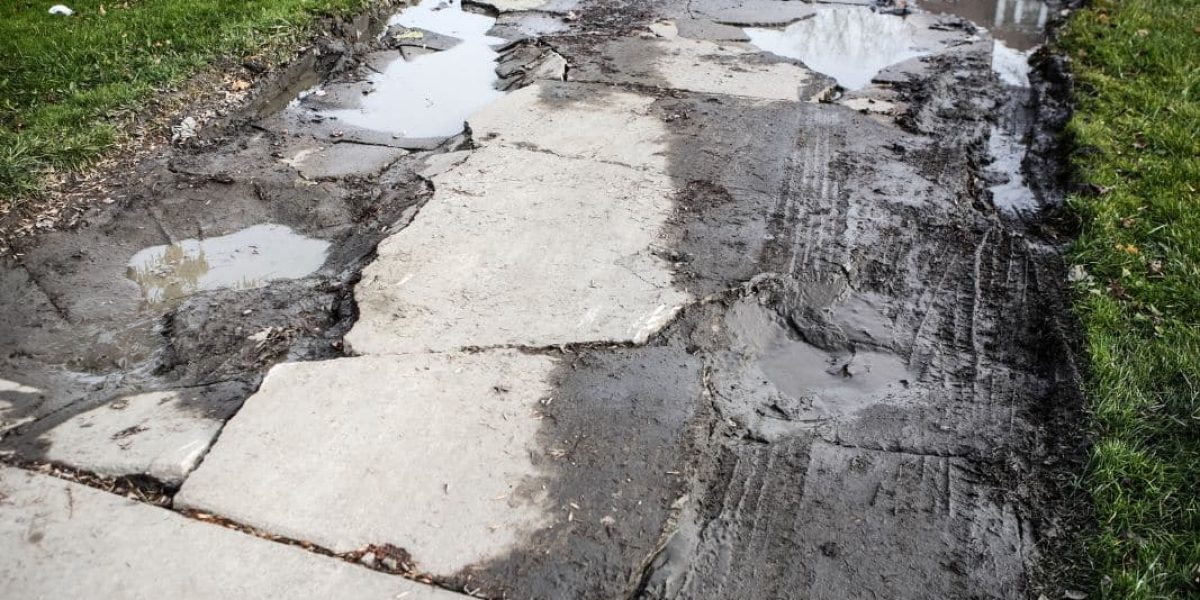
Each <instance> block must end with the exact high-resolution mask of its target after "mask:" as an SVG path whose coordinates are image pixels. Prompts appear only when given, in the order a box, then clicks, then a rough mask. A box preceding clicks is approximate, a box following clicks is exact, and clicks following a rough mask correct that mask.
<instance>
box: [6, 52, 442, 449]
mask: <svg viewBox="0 0 1200 600" xmlns="http://www.w3.org/2000/svg"><path fill="white" fill-rule="evenodd" d="M323 43H325V44H326V45H325V48H324V50H325V52H324V58H322V59H321V60H313V59H312V58H311V55H307V56H306V57H302V58H301V59H300V60H299V61H298V62H299V63H300V64H299V66H297V67H296V69H299V70H300V74H299V75H297V74H296V73H295V72H292V71H291V70H285V71H284V73H285V75H286V76H288V77H292V76H294V77H295V78H296V80H297V81H300V82H302V83H303V84H307V83H308V82H309V81H311V80H313V79H316V80H320V79H322V78H323V77H324V75H322V74H321V73H322V72H323V70H324V69H330V70H332V71H334V72H335V75H334V76H335V77H336V76H338V75H337V74H336V73H347V72H355V71H357V69H358V67H357V66H356V65H357V63H356V62H355V59H354V56H355V55H354V54H353V52H352V48H354V47H356V46H352V45H350V44H348V43H347V41H346V40H344V39H338V38H334V39H330V40H325V41H324V42H323ZM358 46H361V44H358ZM331 57H341V60H337V59H334V58H331ZM338 65H340V66H338ZM267 87H269V88H272V89H271V90H268V92H275V90H276V89H277V90H279V91H278V92H276V93H275V94H274V96H272V94H270V93H267V94H266V95H265V96H262V97H260V99H259V101H258V102H255V103H252V104H251V105H249V106H248V107H247V108H246V109H245V113H244V114H243V116H242V120H241V121H240V122H239V121H237V120H236V119H234V121H233V123H232V124H231V125H229V126H227V127H224V128H217V127H214V128H212V129H211V134H210V135H208V136H203V137H201V138H200V139H198V140H195V141H194V142H193V143H191V144H188V145H183V146H179V147H177V148H174V149H172V150H170V151H169V152H167V153H165V154H163V155H161V156H159V157H155V158H152V159H150V160H148V161H146V162H145V163H143V164H141V165H140V166H139V167H138V169H137V172H136V173H134V174H131V175H130V176H129V178H128V179H127V180H126V181H125V182H124V184H123V185H122V186H121V187H120V188H119V189H118V190H116V191H115V193H114V194H113V196H112V198H113V201H112V202H111V203H109V204H107V205H102V206H101V207H100V208H97V209H93V210H92V211H91V212H90V213H89V214H87V215H86V219H85V220H84V221H83V222H82V223H81V225H80V226H79V227H78V228H77V229H75V230H73V231H61V232H53V233H49V234H46V235H43V236H40V237H38V238H33V239H28V240H23V241H22V242H21V244H20V245H18V246H16V247H15V248H14V250H15V256H14V257H10V258H7V259H5V262H4V264H3V268H2V269H0V279H2V280H3V283H4V285H3V286H2V288H0V304H2V305H3V306H4V310H3V311H2V312H3V315H4V316H3V317H0V348H3V350H4V352H3V355H2V356H0V378H3V379H4V380H5V382H6V384H5V386H4V390H3V391H0V394H3V396H2V397H0V400H2V401H3V402H2V403H0V424H2V429H0V431H3V441H2V442H0V443H2V444H3V446H4V447H5V450H6V451H7V452H16V453H17V455H18V456H20V457H21V458H22V459H24V460H37V459H39V458H40V457H41V455H42V453H43V452H44V451H45V449H46V442H45V440H44V439H42V438H41V437H40V436H41V435H42V434H43V433H45V432H46V431H48V430H50V429H52V428H53V427H54V426H56V425H58V424H61V423H62V422H64V421H66V420H68V419H70V418H71V417H73V416H75V415H77V414H80V413H82V412H84V411H87V410H90V409H92V408H94V407H96V406H101V405H105V404H110V403H113V402H119V401H120V399H121V398H123V397H127V396H130V395H133V394H140V393H145V392H152V391H161V390H175V391H180V392H181V393H182V395H183V401H182V402H181V403H180V405H181V406H183V407H185V409H186V410H188V411H191V412H194V413H195V414H196V415H198V416H202V417H205V418H210V419H214V420H216V421H218V422H220V421H223V420H224V419H226V418H228V417H229V416H231V415H232V414H233V413H234V412H236V409H237V407H238V406H240V403H241V401H242V400H244V399H245V398H246V397H247V396H248V395H249V394H250V393H252V392H253V391H254V390H255V389H256V388H257V386H258V383H259V381H260V380H261V377H262V374H263V373H265V371H266V369H267V368H268V367H269V366H270V365H272V364H274V363H276V362H279V361H282V360H314V359H321V358H329V357H334V356H339V355H341V354H342V350H341V335H342V334H343V333H344V332H345V331H346V330H347V329H348V328H349V326H350V325H351V324H352V323H353V320H354V318H355V316H356V314H357V313H356V309H355V307H354V305H353V300H352V297H351V290H352V284H353V282H354V281H355V280H356V278H357V276H358V275H357V274H358V272H359V270H360V269H361V267H362V266H363V265H364V264H366V262H368V261H369V260H370V258H371V257H372V256H373V252H374V247H375V245H376V244H377V243H378V242H379V241H380V240H381V239H383V238H384V237H386V236H387V235H388V234H389V233H390V232H392V231H393V228H394V227H402V226H403V224H404V223H405V222H406V221H407V220H408V219H411V217H412V215H413V214H415V211H416V210H418V209H419V207H420V204H421V203H422V202H423V201H424V200H425V199H426V198H427V197H428V195H429V193H430V191H431V190H430V187H429V184H428V182H427V181H425V180H424V179H423V178H422V177H420V176H419V175H418V174H417V171H418V170H420V169H423V168H424V167H425V165H424V160H425V157H426V156H427V155H429V154H431V152H409V151H406V150H402V149H393V148H377V147H372V146H365V145H361V144H351V143H340V142H339V140H335V139H330V138H327V137H318V136H316V135H313V134H310V133H300V132H289V131H271V130H269V129H267V128H265V127H263V126H262V125H261V123H262V120H260V119H259V115H260V114H262V113H270V111H271V109H272V107H275V109H276V110H280V109H282V108H283V107H284V106H285V105H286V102H285V101H280V100H276V99H275V97H279V98H283V99H285V100H286V99H287V98H288V97H294V95H295V94H296V93H297V92H296V89H295V88H296V86H295V85H287V84H286V83H277V84H276V85H275V86H267ZM266 118H267V119H269V118H270V116H267V117H266ZM460 143H461V140H460V139H458V138H453V137H451V138H449V139H448V140H446V141H444V142H442V143H441V145H440V146H439V147H438V148H437V150H435V151H434V152H440V151H443V150H445V149H453V148H455V147H457V144H460Z"/></svg>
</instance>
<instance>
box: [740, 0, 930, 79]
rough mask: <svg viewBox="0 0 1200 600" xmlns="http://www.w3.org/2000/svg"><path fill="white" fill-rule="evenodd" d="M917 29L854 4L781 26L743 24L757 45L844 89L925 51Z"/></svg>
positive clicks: (893, 17)
mask: <svg viewBox="0 0 1200 600" xmlns="http://www.w3.org/2000/svg"><path fill="white" fill-rule="evenodd" d="M917 33H918V30H917V28H916V27H915V26H914V25H912V24H911V23H909V22H908V21H906V20H904V19H901V18H899V17H896V16H893V15H884V14H876V13H874V12H872V11H871V10H870V9H866V8H857V7H856V8H837V9H830V10H823V11H820V12H818V13H817V14H816V15H814V16H813V17H812V18H810V19H805V20H803V21H799V22H797V23H793V24H792V25H789V26H788V27H787V28H785V29H783V30H778V29H757V28H748V29H746V35H748V36H750V42H751V43H752V44H754V45H755V46H757V47H758V48H760V49H762V50H765V51H767V52H770V53H772V54H777V55H779V56H785V57H788V58H794V59H797V60H799V61H801V62H803V63H804V64H805V65H807V66H808V67H809V68H810V69H813V70H815V71H818V72H821V73H824V74H826V75H829V76H830V77H833V78H834V79H836V80H837V82H838V84H840V85H841V86H842V87H844V88H846V89H848V90H857V89H859V88H862V87H864V86H866V85H867V84H868V83H870V82H871V78H872V77H874V76H875V74H876V73H878V72H879V71H880V70H882V69H883V68H884V67H887V66H890V65H894V64H896V63H899V62H903V61H905V60H908V59H910V58H916V57H918V56H922V55H924V54H927V51H926V50H924V49H922V48H920V47H919V45H918V44H917V42H916V39H917Z"/></svg>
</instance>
